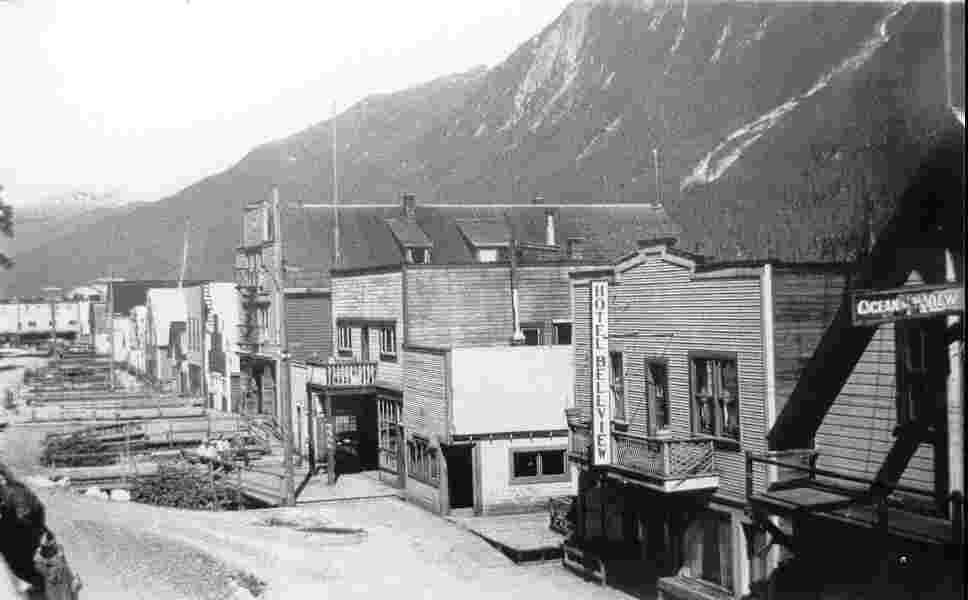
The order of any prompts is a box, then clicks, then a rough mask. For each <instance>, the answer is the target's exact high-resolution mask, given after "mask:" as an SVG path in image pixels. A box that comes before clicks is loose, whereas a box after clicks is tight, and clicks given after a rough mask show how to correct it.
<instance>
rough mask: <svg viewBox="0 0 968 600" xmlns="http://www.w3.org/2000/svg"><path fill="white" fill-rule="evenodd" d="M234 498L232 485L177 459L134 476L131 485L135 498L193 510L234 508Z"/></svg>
mask: <svg viewBox="0 0 968 600" xmlns="http://www.w3.org/2000/svg"><path fill="white" fill-rule="evenodd" d="M213 482H214V488H213ZM237 498H238V495H237V493H236V491H235V488H234V487H232V486H230V485H228V484H227V483H226V482H225V481H224V480H223V479H222V477H221V476H220V475H218V474H216V475H214V476H213V478H212V479H210V478H209V474H208V473H207V472H203V471H202V470H200V469H197V468H194V467H192V466H191V465H187V464H177V463H176V464H173V465H161V466H160V467H159V468H158V473H157V474H155V475H151V476H145V477H139V478H137V479H136V480H135V482H134V487H133V488H132V489H131V499H132V500H134V501H135V502H142V503H145V504H154V505H157V506H170V507H172V508H188V509H193V510H199V509H202V510H213V509H218V510H234V509H237V508H238V503H237V502H236V500H237Z"/></svg>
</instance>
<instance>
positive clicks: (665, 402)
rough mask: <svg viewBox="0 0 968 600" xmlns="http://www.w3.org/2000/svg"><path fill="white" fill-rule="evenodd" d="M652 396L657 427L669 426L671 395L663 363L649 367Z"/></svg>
mask: <svg viewBox="0 0 968 600" xmlns="http://www.w3.org/2000/svg"><path fill="white" fill-rule="evenodd" d="M649 381H650V390H649V392H650V396H651V398H652V408H653V410H654V411H655V426H656V427H658V428H664V427H668V426H669V394H668V386H667V383H666V366H665V365H664V364H661V363H652V364H650V365H649Z"/></svg>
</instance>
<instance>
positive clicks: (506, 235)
mask: <svg viewBox="0 0 968 600" xmlns="http://www.w3.org/2000/svg"><path fill="white" fill-rule="evenodd" d="M457 228H458V229H460V232H461V233H462V234H464V238H465V239H466V240H467V243H469V244H470V245H471V246H474V247H475V248H481V247H491V248H493V247H495V246H508V245H510V244H511V228H510V227H509V226H508V224H507V223H506V222H504V221H492V220H474V219H457Z"/></svg>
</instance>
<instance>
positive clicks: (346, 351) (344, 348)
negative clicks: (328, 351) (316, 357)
mask: <svg viewBox="0 0 968 600" xmlns="http://www.w3.org/2000/svg"><path fill="white" fill-rule="evenodd" d="M343 333H345V334H346V339H345V340H344V339H343ZM344 341H345V342H346V344H345V345H344V344H343V342H344ZM336 353H337V354H339V355H340V356H353V328H352V327H351V326H349V325H341V324H339V323H337V325H336Z"/></svg>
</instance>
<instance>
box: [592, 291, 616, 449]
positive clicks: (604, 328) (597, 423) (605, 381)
mask: <svg viewBox="0 0 968 600" xmlns="http://www.w3.org/2000/svg"><path fill="white" fill-rule="evenodd" d="M611 462H612V394H611V388H610V386H609V366H608V282H607V281H593V282H592V464H594V465H607V464H610V463H611Z"/></svg>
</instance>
